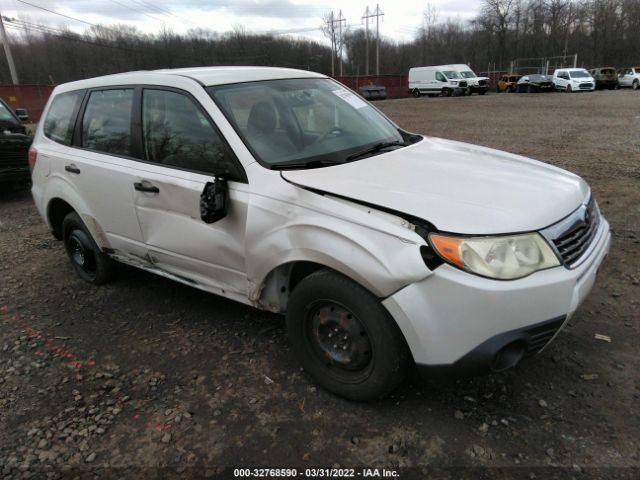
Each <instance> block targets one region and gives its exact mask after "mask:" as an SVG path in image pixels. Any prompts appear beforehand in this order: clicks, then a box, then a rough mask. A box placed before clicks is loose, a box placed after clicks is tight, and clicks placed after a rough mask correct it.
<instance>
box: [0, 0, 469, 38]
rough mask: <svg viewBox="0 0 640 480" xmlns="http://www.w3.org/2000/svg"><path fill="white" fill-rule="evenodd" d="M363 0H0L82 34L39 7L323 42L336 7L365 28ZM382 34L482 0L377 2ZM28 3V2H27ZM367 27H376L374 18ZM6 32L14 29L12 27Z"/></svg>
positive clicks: (9, 8)
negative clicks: (429, 11)
mask: <svg viewBox="0 0 640 480" xmlns="http://www.w3.org/2000/svg"><path fill="white" fill-rule="evenodd" d="M366 1H367V0H357V1H354V0H350V1H349V2H346V1H344V0H343V1H339V0H327V1H323V0H317V1H311V0H25V1H20V0H0V11H1V12H2V15H3V16H5V17H12V18H18V19H23V20H28V21H31V22H35V23H44V24H46V25H48V26H52V27H57V28H59V27H62V26H66V27H68V28H71V29H72V30H75V31H78V32H81V31H82V30H83V29H85V28H87V27H88V24H87V23H82V22H81V21H76V20H72V19H70V18H66V17H63V16H60V15H56V14H54V13H51V12H47V11H44V10H42V9H40V8H37V7H43V8H45V9H48V10H52V11H55V12H57V13H59V14H63V15H66V16H68V17H73V18H75V19H78V20H82V21H83V22H88V23H91V24H104V25H112V24H117V23H120V24H127V25H130V26H135V27H137V28H138V29H140V30H141V31H143V32H146V33H155V32H158V31H159V30H160V28H162V26H163V25H164V26H166V27H167V28H169V29H171V30H173V31H174V32H176V33H184V32H186V31H187V30H189V29H192V28H207V29H211V30H214V31H218V32H221V33H222V32H225V31H229V30H231V29H233V28H234V27H237V26H242V27H244V28H245V29H246V30H247V31H249V32H269V31H271V32H274V33H276V34H283V35H284V34H286V35H292V36H298V37H305V38H311V39H314V40H318V41H324V38H323V36H322V33H321V32H320V31H319V29H318V26H319V25H320V24H321V23H322V17H323V16H324V15H325V14H329V13H331V11H333V12H334V14H335V15H336V16H337V15H338V13H339V11H340V10H342V14H343V16H344V17H345V19H346V23H347V24H348V25H350V26H351V28H359V27H361V26H364V21H363V20H362V16H363V14H364V12H365V9H366V8H367V7H369V8H370V10H371V11H373V10H375V9H376V3H369V4H367V3H366ZM378 3H379V7H380V10H381V11H382V13H384V16H382V17H380V34H381V35H384V36H386V37H389V38H391V39H394V40H397V41H405V40H411V39H412V38H413V37H414V36H415V34H416V31H417V29H418V28H419V27H420V25H421V22H422V14H423V11H424V9H425V7H426V6H427V5H430V6H432V7H434V8H435V10H436V12H437V18H438V20H440V21H444V20H446V19H448V18H449V19H452V20H460V21H465V20H469V19H471V18H472V17H473V16H474V15H475V14H476V13H477V11H478V9H479V7H480V3H481V0H430V1H428V2H427V1H414V0H400V1H398V0H395V1H385V0H381V1H379V2H378ZM29 4H31V5H29ZM370 22H371V23H370V24H369V28H371V29H373V30H372V31H375V18H372V19H371V20H370ZM8 33H9V34H12V33H14V34H15V33H17V31H16V30H15V28H13V27H11V28H9V29H8Z"/></svg>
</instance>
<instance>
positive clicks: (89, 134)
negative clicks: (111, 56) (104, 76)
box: [81, 88, 133, 156]
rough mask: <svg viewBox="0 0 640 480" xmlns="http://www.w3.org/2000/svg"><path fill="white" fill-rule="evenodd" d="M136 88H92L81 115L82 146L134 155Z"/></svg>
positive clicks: (118, 153) (100, 150)
mask: <svg viewBox="0 0 640 480" xmlns="http://www.w3.org/2000/svg"><path fill="white" fill-rule="evenodd" d="M132 105H133V89H131V88H125V89H112V90H102V91H93V92H91V95H90V96H89V101H88V102H87V107H86V109H85V111H84V117H83V118H82V145H81V146H82V147H84V148H89V149H91V150H96V151H98V152H102V153H109V154H112V155H124V156H131V107H132Z"/></svg>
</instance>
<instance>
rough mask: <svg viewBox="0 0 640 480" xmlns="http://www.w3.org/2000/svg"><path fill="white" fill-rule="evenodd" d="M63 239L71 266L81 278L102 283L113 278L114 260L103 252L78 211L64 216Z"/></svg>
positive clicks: (89, 281)
mask: <svg viewBox="0 0 640 480" xmlns="http://www.w3.org/2000/svg"><path fill="white" fill-rule="evenodd" d="M62 239H63V241H64V248H65V250H66V252H67V255H68V256H69V260H70V261H71V266H72V267H73V269H74V270H75V271H76V273H77V274H78V276H79V277H80V278H81V279H83V280H84V281H85V282H88V283H91V284H93V285H102V284H104V283H107V282H108V281H109V280H111V279H112V278H113V276H114V271H115V269H114V264H113V260H111V259H110V258H109V257H107V256H106V255H105V254H104V253H102V251H101V250H100V248H99V247H98V245H97V244H96V242H95V241H94V240H93V238H92V237H91V234H90V233H89V230H87V227H86V226H85V224H84V223H83V222H82V220H81V219H80V216H79V215H78V214H77V213H76V212H71V213H69V214H68V215H67V216H66V217H64V220H63V221H62Z"/></svg>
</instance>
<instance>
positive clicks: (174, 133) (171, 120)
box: [133, 88, 249, 294]
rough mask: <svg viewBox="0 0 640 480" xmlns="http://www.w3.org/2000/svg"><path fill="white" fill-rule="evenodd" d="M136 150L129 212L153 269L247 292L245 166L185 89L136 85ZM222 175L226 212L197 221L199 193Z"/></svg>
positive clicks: (215, 286) (243, 292)
mask: <svg viewBox="0 0 640 480" xmlns="http://www.w3.org/2000/svg"><path fill="white" fill-rule="evenodd" d="M141 101H142V114H141V116H142V150H143V158H144V161H145V162H144V163H142V162H141V163H140V164H139V168H138V169H137V171H136V173H135V174H136V176H137V178H136V179H135V185H134V186H133V188H134V191H135V209H136V212H137V216H138V221H139V222H140V229H141V231H142V236H143V239H144V242H145V244H146V245H147V248H148V251H149V260H150V261H151V262H152V263H153V264H154V265H155V266H156V267H157V268H159V269H161V270H164V271H166V272H169V273H171V274H173V275H176V276H178V277H181V278H183V279H184V280H185V281H188V282H191V283H194V284H195V285H196V286H198V285H200V286H204V287H207V288H208V289H211V288H213V289H220V290H221V291H224V292H225V293H237V294H246V292H247V281H246V268H245V229H246V220H247V205H248V201H249V186H248V184H247V183H246V180H245V176H244V171H243V170H242V167H241V166H240V164H239V162H238V161H237V159H236V158H235V157H234V156H233V154H232V152H231V150H230V148H229V147H228V146H227V145H226V143H225V142H224V140H223V138H222V136H221V134H220V133H219V131H218V130H217V129H216V128H215V127H214V125H213V122H212V121H211V120H210V118H209V117H208V115H207V114H206V113H205V111H204V109H203V108H202V107H201V106H200V105H199V104H198V102H197V101H196V100H195V99H194V98H192V97H191V96H190V95H188V94H187V93H185V92H181V91H177V90H173V89H161V88H144V89H143V90H142V96H141ZM216 175H218V176H222V177H224V178H225V179H227V180H228V184H229V212H228V215H227V216H226V217H225V218H223V219H221V220H218V221H217V222H215V223H213V224H207V223H205V222H203V221H202V219H201V218H200V194H201V193H202V191H203V189H204V187H205V185H206V183H207V182H211V181H214V177H215V176H216Z"/></svg>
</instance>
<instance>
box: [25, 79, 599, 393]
mask: <svg viewBox="0 0 640 480" xmlns="http://www.w3.org/2000/svg"><path fill="white" fill-rule="evenodd" d="M43 118H44V120H43V121H42V122H40V125H39V126H38V130H37V132H36V135H35V139H34V142H33V148H32V149H31V152H30V164H31V166H32V177H33V197H34V200H35V203H36V205H37V208H38V210H39V212H40V214H41V215H42V217H43V218H44V219H45V221H46V222H47V224H48V226H49V227H50V229H51V230H52V232H53V234H54V235H55V236H56V237H57V238H58V239H61V240H63V242H64V245H65V248H66V251H67V254H68V256H69V258H70V260H71V264H72V265H73V267H74V269H75V271H76V272H77V273H78V275H80V277H82V278H83V279H84V280H86V281H88V282H91V283H94V284H100V283H104V282H106V281H107V280H109V279H110V278H111V276H112V273H113V268H112V267H113V264H112V263H113V261H119V262H123V263H126V264H129V265H133V266H136V267H139V268H142V269H144V270H147V271H150V272H153V273H156V274H159V275H162V276H165V277H168V278H171V279H173V280H176V281H178V282H182V283H185V284H188V285H192V286H194V287H196V288H199V289H202V290H206V291H208V292H212V293H215V294H218V295H222V296H225V297H228V298H231V299H234V300H237V301H240V302H243V303H245V304H247V305H251V306H253V307H256V308H260V309H264V310H269V311H272V312H280V313H286V324H287V330H288V335H289V337H290V340H291V343H292V346H293V349H294V351H295V353H296V354H297V356H298V358H299V360H300V362H301V363H302V365H303V366H304V368H305V370H306V371H307V372H309V373H310V374H311V375H312V376H313V377H314V378H315V380H316V381H317V382H318V383H319V384H321V385H322V386H324V387H325V388H327V389H329V390H331V391H332V392H335V393H337V394H340V395H343V396H345V397H348V398H351V399H371V398H375V397H379V396H381V395H384V394H386V393H387V392H389V391H391V390H392V389H393V388H394V387H396V386H397V385H398V384H399V383H400V381H401V380H402V378H403V376H404V374H405V373H406V372H407V371H408V370H409V368H410V366H411V365H412V364H413V363H415V364H417V365H418V367H420V368H421V369H422V370H423V371H424V372H427V373H429V372H434V371H435V372H439V371H451V370H466V371H481V370H484V371H489V370H493V371H499V370H503V369H506V368H509V367H512V366H514V365H516V364H517V363H519V362H520V360H521V359H523V358H524V357H528V356H530V355H533V354H535V353H537V352H539V351H540V350H541V349H542V348H543V347H544V346H545V345H546V344H547V343H548V342H549V341H550V340H551V339H552V337H554V335H556V333H557V332H558V331H559V329H560V328H561V327H562V326H563V325H564V324H565V323H566V321H567V320H568V319H569V318H570V317H571V315H572V314H573V313H574V312H575V311H576V309H577V308H578V305H580V303H581V302H582V301H583V300H584V298H585V296H586V295H587V293H588V292H589V290H590V289H591V287H592V285H593V283H594V281H595V277H596V272H597V270H598V268H599V267H600V264H601V262H602V260H603V259H604V257H605V255H606V254H607V252H608V250H609V243H610V233H609V225H608V223H607V221H606V220H605V219H604V218H603V217H602V216H601V215H600V212H599V210H598V206H597V204H596V202H595V200H594V198H593V197H592V195H591V192H590V190H589V187H588V185H587V184H586V183H585V182H584V181H583V180H582V179H581V178H580V177H578V176H576V175H574V174H572V173H569V172H566V171H563V170H560V169H558V168H555V167H552V166H549V165H546V164H544V163H540V162H537V161H534V160H530V159H528V158H524V157H520V156H517V155H511V154H508V153H504V152H499V151H496V150H491V149H489V148H483V147H476V146H472V145H468V144H464V143H459V142H451V141H446V140H440V139H436V138H428V137H423V136H420V135H415V134H411V133H408V132H406V131H404V130H402V129H401V128H399V127H398V126H397V125H396V124H394V123H393V122H392V121H391V120H389V119H388V118H386V117H385V116H384V115H383V114H382V113H380V112H379V111H378V110H376V109H375V108H374V107H373V106H371V105H370V104H368V103H367V102H366V101H364V100H363V99H362V98H360V97H359V96H357V95H356V94H354V93H353V92H352V91H350V90H348V89H347V88H345V87H344V86H342V85H341V84H339V83H337V82H335V81H333V80H331V79H330V78H327V77H325V76H324V75H320V74H316V73H312V72H306V71H298V70H289V69H279V68H254V67H244V68H243V67H219V68H193V69H180V70H164V71H154V72H134V73H126V74H120V75H111V76H107V77H102V78H94V79H90V80H82V81H78V82H73V83H68V84H64V85H60V86H58V87H56V89H55V90H54V92H53V94H52V96H51V99H50V100H49V102H48V105H47V107H46V109H45V112H44V117H43Z"/></svg>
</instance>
